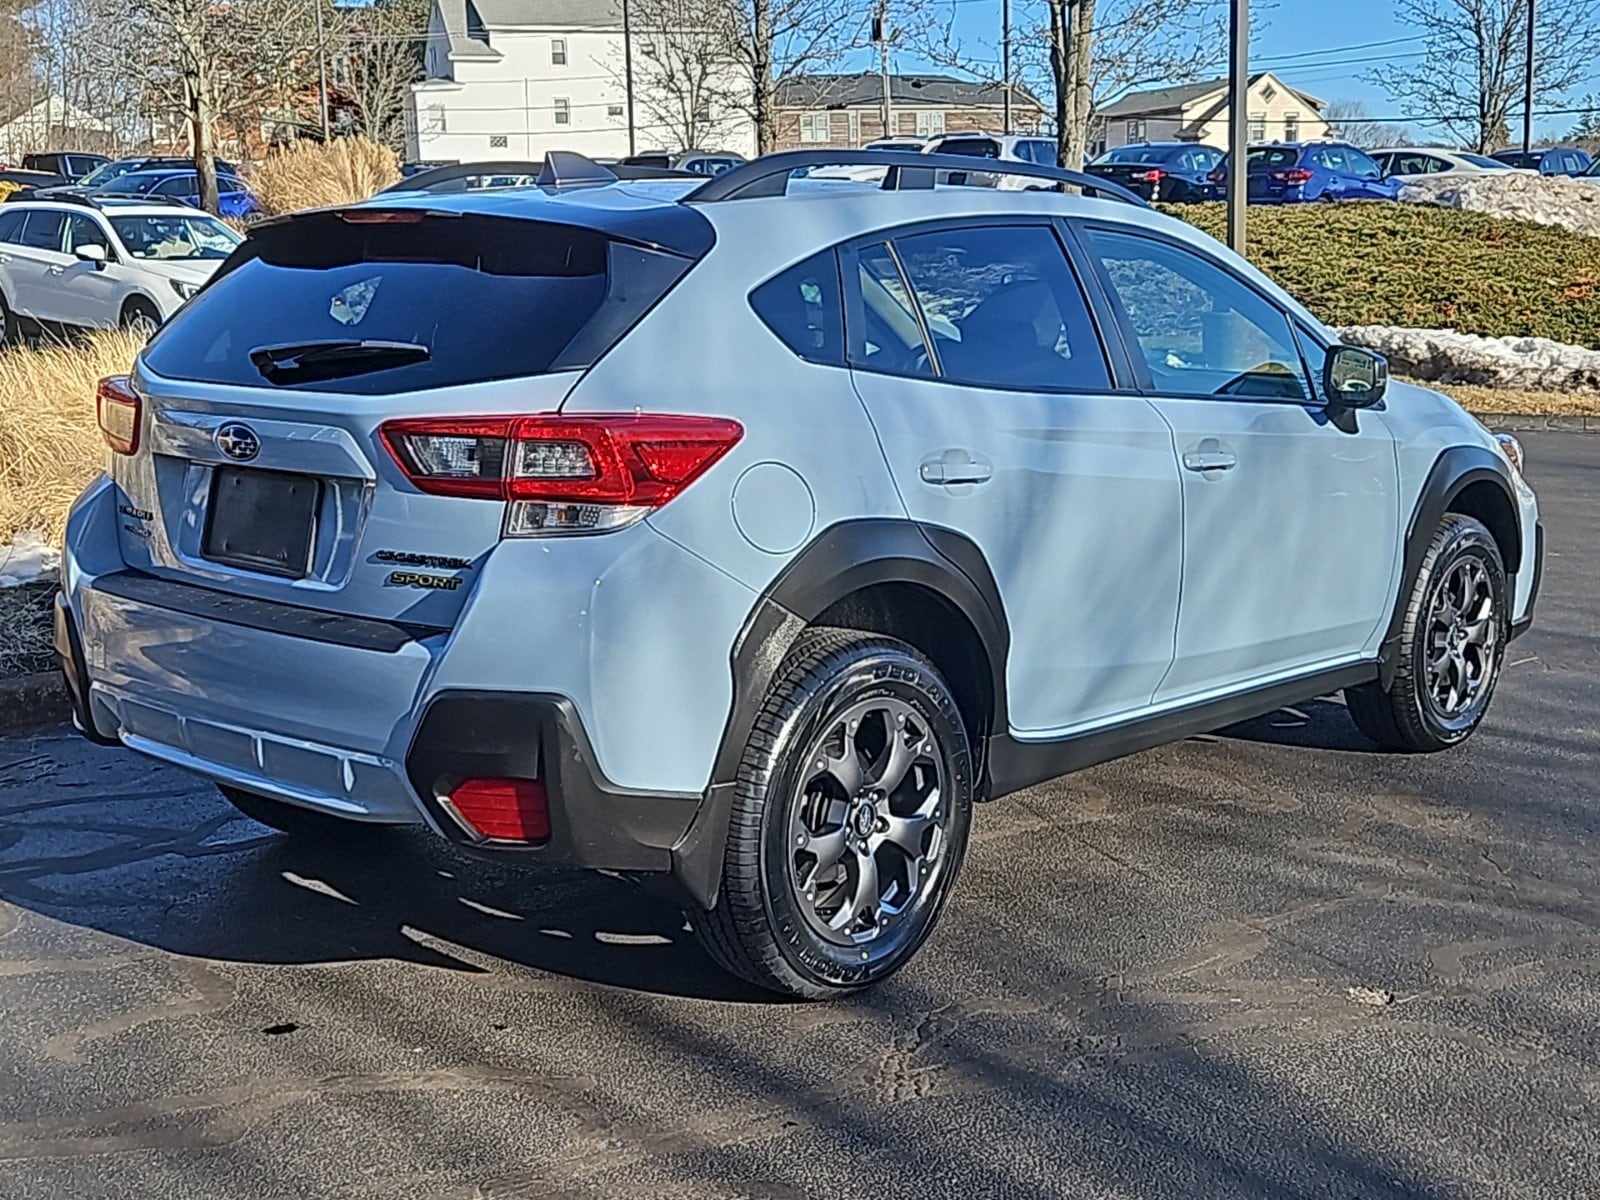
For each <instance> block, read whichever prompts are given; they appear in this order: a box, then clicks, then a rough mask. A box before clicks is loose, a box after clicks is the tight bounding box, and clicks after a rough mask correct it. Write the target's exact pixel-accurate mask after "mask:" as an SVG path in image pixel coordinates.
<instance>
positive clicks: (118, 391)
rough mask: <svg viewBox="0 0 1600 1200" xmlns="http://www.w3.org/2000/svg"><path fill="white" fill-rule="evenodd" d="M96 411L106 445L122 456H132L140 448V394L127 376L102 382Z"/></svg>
mask: <svg viewBox="0 0 1600 1200" xmlns="http://www.w3.org/2000/svg"><path fill="white" fill-rule="evenodd" d="M94 407H95V416H96V417H97V418H98V420H99V422H100V432H101V433H102V434H104V435H105V439H106V445H108V446H110V447H111V448H112V449H113V450H115V451H116V452H117V453H118V454H132V453H133V452H134V451H135V450H137V449H138V448H139V393H138V392H136V391H134V390H133V385H132V384H131V383H130V382H129V380H128V377H127V376H126V375H112V376H109V377H108V378H105V379H102V380H101V381H100V386H99V387H98V388H97V389H96V390H95V397H94Z"/></svg>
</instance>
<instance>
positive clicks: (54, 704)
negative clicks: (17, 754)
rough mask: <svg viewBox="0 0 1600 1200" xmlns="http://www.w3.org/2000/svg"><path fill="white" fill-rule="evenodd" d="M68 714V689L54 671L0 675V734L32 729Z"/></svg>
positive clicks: (47, 724)
mask: <svg viewBox="0 0 1600 1200" xmlns="http://www.w3.org/2000/svg"><path fill="white" fill-rule="evenodd" d="M70 716H71V713H70V711H69V710H68V708H67V689H66V686H65V685H64V684H63V683H62V682H61V676H60V675H59V674H58V673H57V672H55V671H45V672H41V673H40V674H38V675H18V676H16V677H15V678H12V679H0V734H5V733H32V732H34V731H36V730H39V729H45V728H48V727H49V726H52V725H59V724H61V723H62V722H63V721H66V720H68V719H69V718H70Z"/></svg>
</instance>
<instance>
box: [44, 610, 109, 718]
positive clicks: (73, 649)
mask: <svg viewBox="0 0 1600 1200" xmlns="http://www.w3.org/2000/svg"><path fill="white" fill-rule="evenodd" d="M53 640H54V642H55V650H56V657H57V658H58V659H60V661H61V677H62V679H63V681H65V683H66V686H67V700H68V702H69V703H70V704H71V706H72V724H73V727H74V728H76V729H77V731H78V732H79V733H81V734H83V736H84V737H86V738H88V739H89V740H90V741H91V742H94V743H96V744H97V745H101V746H116V745H119V744H120V743H119V742H118V741H117V739H116V738H114V737H106V736H105V735H104V734H102V733H100V732H99V731H98V730H96V729H95V726H94V716H93V714H92V713H91V712H90V710H89V671H88V668H87V666H86V665H85V663H84V658H83V642H82V640H81V639H80V638H79V637H78V627H77V624H76V623H75V622H74V621H73V619H72V610H71V609H70V608H68V607H67V598H66V596H64V595H63V594H62V593H60V592H57V593H56V612H55V628H54V633H53Z"/></svg>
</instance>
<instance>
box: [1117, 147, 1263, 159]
mask: <svg viewBox="0 0 1600 1200" xmlns="http://www.w3.org/2000/svg"><path fill="white" fill-rule="evenodd" d="M1169 153H1171V151H1169V150H1168V149H1167V148H1166V147H1165V146H1118V147H1117V148H1116V149H1115V150H1107V151H1106V152H1105V153H1104V154H1102V155H1101V156H1100V157H1099V158H1097V159H1095V160H1094V161H1095V163H1158V162H1166V161H1167V155H1168V154H1169ZM1252 161H1254V160H1253V159H1252Z"/></svg>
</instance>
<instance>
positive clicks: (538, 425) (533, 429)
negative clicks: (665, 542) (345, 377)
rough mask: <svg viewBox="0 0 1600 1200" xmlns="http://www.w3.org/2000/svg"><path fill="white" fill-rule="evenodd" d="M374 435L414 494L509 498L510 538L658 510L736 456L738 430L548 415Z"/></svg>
mask: <svg viewBox="0 0 1600 1200" xmlns="http://www.w3.org/2000/svg"><path fill="white" fill-rule="evenodd" d="M381 432H382V437H383V443H384V445H385V446H387V447H388V450H389V453H390V454H391V455H393V457H394V460H395V462H396V463H398V464H399V465H400V469H401V470H402V471H404V472H405V475H406V478H407V479H409V480H410V481H411V483H412V484H413V485H414V486H415V487H416V488H417V490H418V491H423V492H427V493H429V494H431V495H435V496H464V497H472V498H476V499H484V500H508V501H511V502H512V503H513V505H514V506H515V507H516V508H517V510H518V514H519V515H518V517H517V519H516V520H514V521H508V525H507V528H508V530H513V527H515V529H514V531H515V532H519V533H541V532H543V533H548V532H558V531H568V532H581V531H585V530H595V529H604V528H609V527H611V526H613V525H615V524H617V523H620V522H619V521H616V520H613V519H611V517H608V516H607V515H606V514H605V513H602V512H601V510H602V509H607V510H618V511H626V512H629V513H635V514H640V513H643V512H644V511H646V510H649V509H652V508H660V507H661V506H662V505H663V504H665V503H666V502H667V501H669V500H671V499H672V498H673V497H674V496H676V495H677V494H678V493H679V492H681V491H683V489H684V488H686V487H688V486H689V485H690V484H691V483H693V482H694V481H695V480H696V479H698V478H699V477H700V476H701V475H703V474H704V473H705V472H706V470H707V469H709V468H710V466H711V465H712V464H713V463H715V462H716V461H717V460H718V459H719V458H721V457H722V456H723V455H724V454H726V453H727V452H728V451H729V450H731V449H733V447H734V446H735V445H736V444H737V443H738V441H739V439H740V438H741V437H743V436H744V427H743V426H741V425H740V424H739V423H738V422H737V421H730V420H726V419H724V418H722V417H689V416H669V415H661V414H627V415H624V414H618V415H615V416H601V415H586V416H566V415H564V414H559V413H549V414H546V415H542V416H537V417H485V418H466V419H457V418H439V419H431V418H430V419H423V420H404V421H390V422H388V423H386V424H385V425H384V426H383V429H382V431H381ZM529 506H536V507H538V511H537V512H534V511H532V510H531V509H530V508H529ZM539 506H542V507H539ZM552 506H554V507H552ZM562 506H565V507H562ZM557 510H559V511H557ZM613 515H614V513H613ZM523 518H536V520H535V522H534V524H533V525H527V524H525V522H524V520H523Z"/></svg>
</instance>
